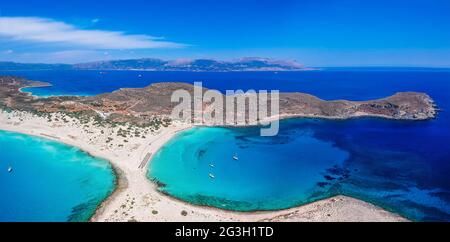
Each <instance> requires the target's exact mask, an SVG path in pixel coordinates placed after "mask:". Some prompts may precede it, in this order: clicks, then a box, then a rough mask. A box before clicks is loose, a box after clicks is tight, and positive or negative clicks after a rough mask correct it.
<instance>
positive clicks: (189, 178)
mask: <svg viewBox="0 0 450 242" xmlns="http://www.w3.org/2000/svg"><path fill="white" fill-rule="evenodd" d="M2 74H9V75H20V76H24V77H27V78H31V79H35V80H41V81H48V82H51V83H52V84H53V85H54V86H53V87H49V88H32V89H30V90H31V91H32V92H33V93H34V94H37V95H45V96H47V95H65V94H77V95H93V94H98V93H102V92H108V91H112V90H115V89H117V88H120V87H143V86H146V85H148V84H151V83H154V82H163V81H169V82H173V81H182V82H189V83H192V82H194V81H203V85H204V86H205V87H208V88H214V89H218V90H220V91H224V90H227V89H233V90H234V89H243V90H248V89H256V90H259V89H265V90H271V89H278V90H280V91H299V92H306V93H310V94H313V95H316V96H318V97H320V98H323V99H326V100H331V99H349V100H367V99H375V98H382V97H385V96H389V95H392V94H394V93H395V92H401V91H418V92H425V93H428V94H429V95H430V96H431V97H432V98H433V99H434V100H435V101H436V103H437V105H438V106H439V108H441V111H440V112H439V115H438V117H437V118H436V119H434V120H428V121H419V122H409V121H392V120H383V119H366V118H363V119H350V120H345V121H332V120H313V119H307V120H306V119H293V120H285V121H283V122H282V123H281V127H280V135H278V136H275V137H265V138H264V137H259V136H258V134H259V133H258V132H259V130H258V129H256V128H245V129H244V128H241V129H224V128H198V129H195V130H190V131H186V132H183V133H180V134H179V136H177V137H176V138H175V139H173V140H172V141H170V143H169V144H167V145H166V146H164V148H163V149H161V150H160V152H158V153H157V154H156V156H155V158H154V159H153V160H152V161H151V164H150V170H149V177H150V178H151V179H156V180H159V181H160V182H161V183H164V184H165V185H166V186H165V187H161V189H162V190H163V191H164V192H166V193H169V194H171V195H172V196H175V197H178V198H180V199H183V200H186V201H189V202H192V203H196V204H204V205H210V206H216V207H220V208H225V209H232V210H245V211H248V210H259V209H280V208H285V207H290V206H295V205H299V204H303V203H305V202H308V201H313V200H316V199H320V198H322V197H327V196H331V195H335V194H345V195H350V196H353V197H356V198H360V199H363V200H365V201H369V202H372V203H374V204H376V205H379V206H382V207H384V208H386V209H388V210H391V211H394V212H396V213H399V214H401V215H403V216H406V217H408V218H410V219H413V220H419V221H429V220H431V221H450V176H449V175H448V174H450V143H449V141H450V112H449V111H448V110H450V95H449V93H450V72H448V71H431V72H430V71H317V72H315V71H313V72H279V73H273V72H256V73H254V72H246V73H240V72H236V73H234V72H233V73H189V72H136V71H112V72H107V73H106V74H99V72H96V71H34V72H7V73H2ZM140 75H141V76H142V77H139V76H140ZM234 153H237V155H238V156H239V160H238V161H235V160H233V159H232V158H231V156H232V155H233V154H234ZM12 157H13V156H12ZM210 163H213V164H214V168H213V167H210V166H209V164H210ZM0 164H1V163H0ZM209 173H212V174H213V175H214V176H215V178H214V179H211V178H209ZM23 179H26V177H23ZM50 188H51V187H50ZM43 190H45V189H43Z"/></svg>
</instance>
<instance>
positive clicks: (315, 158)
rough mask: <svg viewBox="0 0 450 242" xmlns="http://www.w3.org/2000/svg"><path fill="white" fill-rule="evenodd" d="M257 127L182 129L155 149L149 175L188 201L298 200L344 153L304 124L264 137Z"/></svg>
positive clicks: (259, 204)
mask: <svg viewBox="0 0 450 242" xmlns="http://www.w3.org/2000/svg"><path fill="white" fill-rule="evenodd" d="M257 133H258V130H257V129H253V128H252V129H235V130H232V129H226V128H195V129H191V130H188V131H185V132H183V133H181V134H180V135H178V136H177V138H176V139H174V140H172V141H170V142H169V143H168V144H166V145H165V146H164V148H163V149H161V150H160V151H159V152H158V153H157V154H156V155H155V157H154V158H153V160H152V162H151V165H150V170H149V176H150V178H155V179H156V180H157V181H159V182H161V183H164V184H166V186H165V187H161V190H162V191H164V192H166V193H169V194H171V195H173V196H175V197H178V198H181V199H184V200H187V201H190V202H192V203H196V204H202V205H209V206H215V207H220V208H225V209H230V210H239V211H251V210H268V209H279V208H287V207H290V206H293V205H296V204H299V203H304V202H307V201H309V200H310V199H311V198H312V197H313V196H314V195H315V194H317V193H319V192H323V191H324V189H322V188H320V187H317V186H316V184H317V183H318V182H320V181H322V179H323V175H322V174H324V173H326V170H327V169H329V168H331V167H333V166H336V167H341V166H342V165H343V162H344V161H345V160H346V159H347V158H348V154H347V152H345V151H343V150H340V149H338V148H336V147H334V146H333V144H331V143H329V142H324V141H321V140H318V139H316V138H314V137H313V136H312V134H311V132H310V131H308V130H299V132H297V131H296V132H295V133H293V132H291V133H290V134H284V135H280V136H277V137H276V138H269V139H268V138H262V137H259V136H258V135H257ZM318 152H320V155H317V153H318ZM235 154H236V155H237V156H238V160H234V159H233V156H234V155H235ZM294 157H295V160H297V161H298V162H293V159H294ZM210 174H211V175H213V176H214V178H211V177H210Z"/></svg>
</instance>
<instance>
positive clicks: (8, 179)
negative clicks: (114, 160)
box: [0, 131, 115, 221]
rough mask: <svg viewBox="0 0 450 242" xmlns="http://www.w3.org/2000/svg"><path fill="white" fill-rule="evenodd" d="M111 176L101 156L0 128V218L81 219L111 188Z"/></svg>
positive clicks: (29, 219) (91, 211)
mask: <svg viewBox="0 0 450 242" xmlns="http://www.w3.org/2000/svg"><path fill="white" fill-rule="evenodd" d="M9 167H12V169H13V170H12V172H8V168H9ZM114 180H115V177H114V174H113V171H112V169H111V166H110V165H109V163H108V162H107V161H105V160H101V159H96V158H93V157H92V156H90V155H88V154H87V153H84V152H82V151H80V150H79V149H77V148H74V147H70V146H67V145H63V144H61V143H58V142H53V141H49V140H45V139H41V138H37V137H33V136H28V135H22V134H18V133H11V132H5V131H0V193H1V199H0V221H86V220H88V219H89V218H90V216H92V214H93V213H94V211H95V209H96V208H97V206H98V205H99V204H100V203H101V202H102V201H103V199H105V198H106V197H107V196H108V195H109V194H110V193H111V192H112V191H113V189H114Z"/></svg>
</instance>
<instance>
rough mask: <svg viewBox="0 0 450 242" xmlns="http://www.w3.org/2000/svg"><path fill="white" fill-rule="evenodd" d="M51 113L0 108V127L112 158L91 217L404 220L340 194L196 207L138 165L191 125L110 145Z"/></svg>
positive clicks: (88, 129)
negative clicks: (289, 204)
mask: <svg viewBox="0 0 450 242" xmlns="http://www.w3.org/2000/svg"><path fill="white" fill-rule="evenodd" d="M54 115H55V117H58V118H57V120H59V121H51V122H48V119H46V118H42V117H36V116H34V115H32V114H29V113H23V112H11V113H7V112H2V113H1V115H0V129H2V130H9V131H14V132H20V133H24V134H29V135H34V136H40V137H43V138H46V139H50V140H55V141H58V142H61V143H65V144H68V145H71V146H75V147H78V148H80V149H82V150H84V151H86V152H88V153H89V154H91V155H93V156H95V157H99V158H102V159H106V160H108V161H110V162H111V164H112V166H113V167H114V169H115V171H116V174H117V187H116V190H115V191H114V193H113V194H112V195H111V196H110V197H108V198H107V199H106V200H105V201H104V202H103V203H102V205H101V206H100V207H99V209H98V210H97V212H96V213H95V215H94V216H93V217H92V218H91V221H260V220H264V221H285V220H287V221H289V220H291V221H404V219H403V218H402V217H400V216H398V215H395V214H392V213H389V212H387V211H385V210H383V209H381V208H379V207H376V206H374V205H371V204H368V203H365V202H363V201H360V200H356V199H352V198H349V197H344V196H337V197H333V198H329V199H325V200H321V201H318V202H316V203H312V204H309V205H305V206H302V207H296V208H292V209H288V210H281V211H272V212H271V211H267V212H253V213H242V212H231V211H225V210H221V209H215V208H210V207H204V206H195V205H192V204H189V203H186V202H182V201H180V200H177V199H173V198H171V197H169V196H166V195H164V194H162V193H161V192H159V191H158V186H157V184H156V183H153V182H151V181H150V180H149V179H147V177H146V174H147V164H142V163H143V161H145V160H147V159H148V158H149V154H150V156H151V155H152V154H154V153H155V152H157V150H158V149H159V148H160V147H162V146H163V145H164V144H165V143H166V142H167V141H169V140H170V139H171V138H172V137H173V136H174V135H176V134H177V132H179V131H182V130H185V129H189V128H191V126H189V125H185V124H181V123H180V124H177V123H175V124H173V125H172V126H170V127H167V128H162V129H161V130H160V131H157V132H156V133H155V134H151V135H148V136H146V138H145V139H144V140H143V139H142V138H129V139H128V142H123V140H120V139H119V138H118V137H117V139H114V140H113V141H111V142H110V143H109V144H108V143H106V142H100V141H101V140H102V139H104V140H103V141H106V139H107V137H108V135H110V136H112V137H114V135H113V133H114V130H109V129H105V128H102V129H100V128H96V127H95V125H93V124H89V125H87V126H88V127H86V125H84V126H83V125H81V124H79V125H78V126H77V125H76V122H77V121H76V120H71V119H70V117H66V118H67V119H68V120H70V121H69V123H65V122H64V121H62V116H61V115H63V114H54ZM53 120H55V118H53ZM111 129H113V128H111ZM102 130H103V133H104V134H103V135H102ZM105 131H106V132H105ZM115 138H116V137H115ZM108 146H113V147H114V148H112V149H111V148H108ZM144 163H145V162H144ZM354 211H358V212H354Z"/></svg>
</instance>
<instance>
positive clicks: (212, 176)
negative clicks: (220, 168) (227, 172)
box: [208, 173, 216, 179]
mask: <svg viewBox="0 0 450 242" xmlns="http://www.w3.org/2000/svg"><path fill="white" fill-rule="evenodd" d="M208 175H209V178H211V179H214V178H216V177H215V176H214V175H213V174H212V173H209V174H208Z"/></svg>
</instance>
